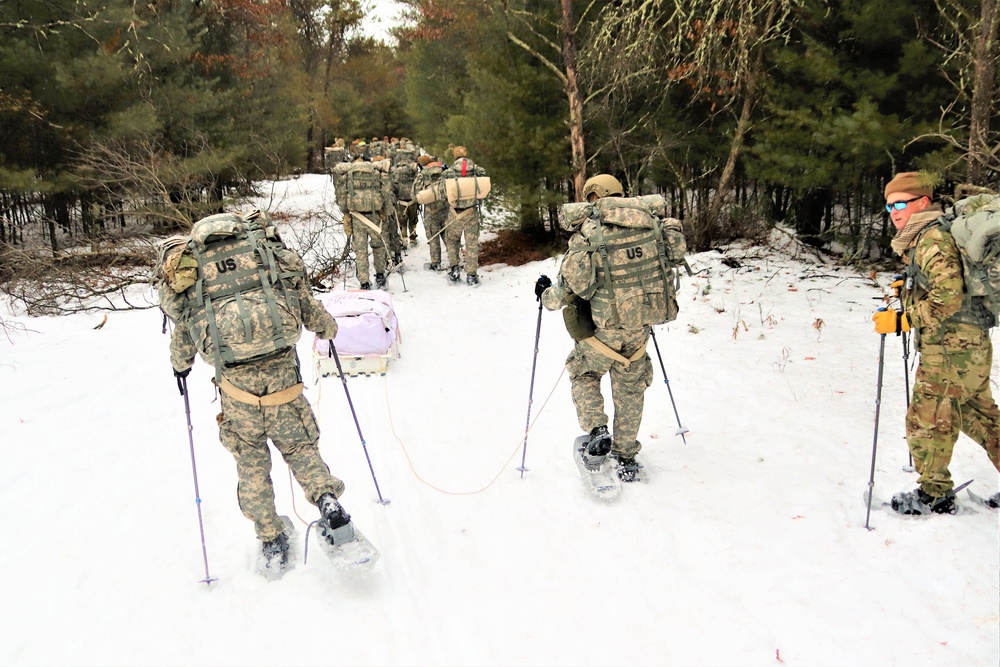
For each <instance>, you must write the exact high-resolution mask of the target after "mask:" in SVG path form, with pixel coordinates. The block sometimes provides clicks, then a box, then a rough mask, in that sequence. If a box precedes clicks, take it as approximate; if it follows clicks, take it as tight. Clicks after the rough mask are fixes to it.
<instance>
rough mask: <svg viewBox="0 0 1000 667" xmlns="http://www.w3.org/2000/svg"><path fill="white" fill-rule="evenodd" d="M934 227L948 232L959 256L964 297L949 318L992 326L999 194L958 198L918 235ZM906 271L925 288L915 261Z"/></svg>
mask: <svg viewBox="0 0 1000 667" xmlns="http://www.w3.org/2000/svg"><path fill="white" fill-rule="evenodd" d="M934 227H937V228H939V229H941V230H942V231H945V232H948V233H950V234H951V235H952V237H953V238H954V239H955V245H956V246H957V247H958V253H959V256H960V257H961V258H962V281H963V283H964V285H965V288H964V299H963V301H962V306H961V308H960V309H959V311H958V312H957V313H955V314H954V315H952V316H951V318H949V319H950V320H952V321H961V322H967V323H969V324H975V325H977V326H979V327H981V328H983V329H989V328H991V327H994V326H996V324H997V321H998V320H1000V195H993V194H981V195H976V196H974V197H968V198H966V199H960V200H959V201H957V202H955V205H954V206H953V207H952V208H951V209H949V210H948V211H947V212H946V213H945V214H944V215H942V216H941V217H940V218H939V219H938V220H937V221H935V222H933V223H931V224H930V225H928V226H927V227H925V228H924V230H922V231H921V236H922V235H923V234H924V233H926V231H927V230H929V229H933V228H934ZM917 242H918V243H919V237H918V241H917ZM914 245H916V244H914ZM906 272H907V275H908V276H910V277H912V278H913V279H914V281H915V283H916V285H917V286H918V287H920V288H922V289H927V288H929V281H928V280H927V278H926V277H925V276H924V275H923V274H922V273H921V272H920V269H919V267H917V266H916V262H913V261H910V262H909V263H908V265H907V269H906Z"/></svg>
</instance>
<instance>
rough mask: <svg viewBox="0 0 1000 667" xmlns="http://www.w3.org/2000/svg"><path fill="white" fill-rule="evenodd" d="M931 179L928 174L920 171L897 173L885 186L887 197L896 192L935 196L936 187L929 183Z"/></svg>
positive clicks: (916, 195) (918, 195)
mask: <svg viewBox="0 0 1000 667" xmlns="http://www.w3.org/2000/svg"><path fill="white" fill-rule="evenodd" d="M929 180H930V179H929V178H928V177H927V175H926V174H922V173H921V172H919V171H904V172H903V173H901V174H896V177H895V178H893V179H892V180H891V181H889V183H888V184H887V185H886V186H885V198H886V199H888V198H889V195H891V194H893V193H894V192H905V193H906V194H910V195H913V196H914V197H933V196H934V188H933V187H932V186H931V185H929V184H928V181H929Z"/></svg>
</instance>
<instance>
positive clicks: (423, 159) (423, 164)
mask: <svg viewBox="0 0 1000 667" xmlns="http://www.w3.org/2000/svg"><path fill="white" fill-rule="evenodd" d="M430 161H431V156H430V155H421V156H420V157H418V158H417V162H419V163H420V166H421V167H426V166H427V163H428V162H430Z"/></svg>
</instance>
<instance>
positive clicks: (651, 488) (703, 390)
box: [0, 176, 1000, 667]
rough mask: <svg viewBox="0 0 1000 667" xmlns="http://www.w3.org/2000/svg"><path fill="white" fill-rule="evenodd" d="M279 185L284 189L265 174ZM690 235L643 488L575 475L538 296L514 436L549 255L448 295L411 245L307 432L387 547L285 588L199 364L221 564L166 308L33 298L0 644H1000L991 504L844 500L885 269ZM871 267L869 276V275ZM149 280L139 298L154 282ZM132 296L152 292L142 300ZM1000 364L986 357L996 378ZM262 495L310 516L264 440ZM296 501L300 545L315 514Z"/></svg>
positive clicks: (242, 656) (197, 384)
mask: <svg viewBox="0 0 1000 667" xmlns="http://www.w3.org/2000/svg"><path fill="white" fill-rule="evenodd" d="M328 183H329V182H328V180H327V179H325V178H324V177H322V176H304V177H302V178H301V179H298V180H294V181H288V182H283V183H279V184H278V190H279V193H280V196H279V198H278V200H276V202H277V203H276V204H275V205H276V207H277V208H278V210H281V211H285V212H299V213H302V212H307V211H312V210H318V209H320V208H323V207H331V206H332V203H331V196H332V190H331V189H330V187H329V185H328ZM284 188H287V192H281V190H282V189H284ZM790 248H791V246H789V247H788V248H786V249H784V250H762V249H759V248H746V249H742V250H740V249H733V250H732V252H730V257H736V258H739V260H740V262H741V266H739V267H735V268H733V267H729V266H726V265H724V264H723V263H722V261H721V260H722V259H723V256H722V255H721V254H719V253H718V252H708V253H703V254H699V255H693V256H692V257H691V258H690V261H691V264H692V266H693V268H694V269H695V271H698V274H697V276H696V277H694V278H685V279H684V281H683V285H682V289H681V314H680V317H679V318H678V319H677V320H676V321H675V322H672V323H670V324H668V325H664V326H661V327H658V328H657V332H656V333H657V341H658V343H659V347H660V351H661V352H662V354H663V362H664V364H665V366H666V369H667V372H668V374H669V380H670V382H669V387H670V389H672V391H673V394H674V397H675V399H676V404H677V410H678V412H679V414H680V418H681V421H682V422H683V425H684V426H686V427H688V428H689V429H690V431H689V432H688V433H687V435H686V438H687V443H686V444H685V443H684V442H682V440H681V438H680V437H679V436H677V435H675V431H676V430H677V423H676V421H675V418H674V412H673V409H672V408H671V403H670V397H669V395H668V385H666V384H665V383H664V378H663V376H662V374H661V372H660V368H659V363H658V361H657V359H656V357H655V351H654V348H653V346H652V345H650V353H651V354H653V355H654V359H653V362H654V367H655V368H656V377H655V380H654V384H653V386H652V387H650V388H649V390H648V392H647V393H646V413H645V418H644V420H643V424H642V428H641V431H640V440H641V442H642V443H643V450H642V453H641V454H640V459H641V460H642V462H643V463H644V464H645V466H646V468H647V470H648V473H649V477H650V479H649V481H648V482H647V483H645V484H641V485H628V486H626V487H625V488H624V491H623V493H622V496H621V497H620V498H619V500H618V501H617V502H615V503H614V504H609V505H608V504H602V503H600V502H598V501H596V500H595V499H594V498H592V497H590V496H589V495H588V494H587V493H586V492H585V491H584V488H583V486H582V484H581V483H580V480H579V478H578V473H577V470H576V467H575V465H574V463H573V460H572V458H571V455H570V447H571V442H572V440H573V438H574V437H575V436H576V435H578V433H579V428H578V425H577V423H576V418H575V413H574V410H573V406H572V403H571V402H570V395H569V383H568V380H567V379H566V377H565V376H564V375H563V373H562V370H563V361H564V359H565V357H566V355H567V353H568V352H569V350H570V347H571V341H570V339H569V336H568V335H567V334H566V332H565V330H564V328H563V325H562V320H561V317H560V316H559V315H558V314H557V313H548V312H545V313H543V315H542V325H541V335H540V341H539V345H538V356H537V373H536V377H535V384H534V403H533V406H532V411H531V417H532V420H535V421H534V424H533V426H532V428H531V430H530V432H529V433H528V436H527V449H526V464H527V467H528V468H529V470H528V471H527V472H525V473H524V475H523V477H522V475H521V474H520V473H519V472H518V471H517V468H518V467H519V466H520V464H521V457H522V451H523V446H524V440H525V421H526V416H527V409H528V395H529V385H530V379H531V369H532V358H533V355H534V349H535V325H536V322H537V317H538V314H539V311H538V306H537V303H536V302H535V299H534V295H533V290H532V287H533V283H534V281H535V279H536V278H537V277H538V275H539V274H541V273H546V274H548V275H550V276H553V277H554V276H555V274H556V272H557V268H558V262H557V260H555V259H553V260H548V261H545V262H538V263H535V264H531V265H527V266H522V267H516V268H513V267H506V266H489V267H484V268H483V269H482V270H481V272H480V273H481V277H482V283H483V284H482V287H481V288H479V289H470V288H468V287H467V286H465V285H464V284H463V285H462V286H458V287H451V286H449V285H448V284H446V279H445V277H444V274H435V273H430V272H427V271H423V270H421V269H420V267H422V265H423V263H424V262H425V261H427V260H428V256H427V245H426V242H425V241H424V239H423V237H421V244H420V245H419V246H418V247H417V248H415V249H414V250H412V251H411V252H410V254H409V257H408V258H407V259H406V264H407V265H408V266H409V267H410V268H411V270H410V271H409V272H407V273H406V274H405V278H406V290H405V291H404V290H403V288H402V285H401V281H400V278H399V276H391V277H390V281H389V287H390V291H391V292H392V295H393V299H394V301H395V308H396V312H397V314H398V317H399V321H400V325H401V334H402V344H401V348H400V351H401V353H402V356H401V358H400V359H398V360H395V361H393V362H392V363H391V364H390V367H389V371H388V373H387V374H386V375H385V376H384V377H373V378H354V379H351V380H350V381H349V382H348V387H349V390H350V395H351V399H352V400H353V403H354V406H355V408H356V411H357V418H358V421H359V424H360V426H361V429H362V431H363V435H364V438H365V441H366V443H367V448H368V451H369V453H370V455H371V461H372V465H373V467H374V471H375V474H376V475H377V479H378V484H379V487H380V489H381V492H382V495H383V496H384V497H386V498H388V499H390V500H391V503H390V504H388V505H382V504H379V503H378V502H377V500H378V496H377V494H376V491H375V485H374V483H373V480H372V476H371V473H370V472H369V469H368V464H367V462H366V460H365V457H364V452H363V449H362V444H361V440H360V439H359V436H358V432H357V430H356V429H355V426H354V421H353V419H352V416H351V413H350V410H349V408H348V403H347V399H346V397H345V394H344V390H343V386H342V385H341V383H340V381H339V380H338V379H336V378H325V379H322V380H319V381H318V382H317V381H316V380H315V377H314V375H313V373H312V370H311V363H310V356H309V354H310V352H309V342H310V341H309V340H308V337H304V339H303V341H302V342H301V344H300V355H301V357H302V359H303V366H304V374H305V376H306V378H307V385H308V389H307V396H308V397H309V399H310V400H311V401H312V402H313V405H314V408H315V410H316V412H317V416H318V419H319V422H320V426H321V428H322V431H323V436H322V439H321V451H322V453H323V455H324V457H325V459H326V461H327V462H328V463H329V464H330V466H331V468H332V470H333V472H334V473H335V474H337V475H338V476H340V477H342V478H343V479H345V480H346V482H347V493H346V494H345V496H344V497H343V498H342V501H343V503H344V505H345V507H346V508H347V509H348V511H350V512H351V514H352V515H353V516H354V519H355V521H356V523H357V525H358V526H359V527H360V528H361V529H362V530H363V531H364V532H365V533H366V534H367V535H368V537H369V538H370V539H371V540H372V541H373V542H374V543H375V544H376V545H377V546H378V547H379V548H380V549H381V551H382V559H381V560H380V561H379V563H378V564H377V566H376V567H375V569H374V571H372V572H370V573H368V574H367V575H364V576H350V575H344V574H341V573H338V572H336V571H335V570H333V568H332V567H331V564H330V563H329V562H328V561H326V560H325V559H324V557H323V556H322V554H320V553H319V551H314V550H310V555H309V561H308V563H307V564H303V563H302V562H301V560H300V561H299V563H298V565H297V567H296V568H295V569H294V570H293V571H291V572H290V573H288V574H287V575H286V576H285V577H284V578H283V579H281V580H280V581H277V582H267V581H265V580H264V579H263V578H262V577H260V576H259V575H257V574H255V572H254V568H253V564H254V558H255V554H256V552H257V550H258V543H257V541H256V539H255V537H254V533H253V527H252V524H251V523H250V522H249V521H247V520H246V519H245V518H244V517H243V516H242V514H241V513H240V510H239V508H238V507H237V503H236V474H235V468H234V465H233V462H232V458H231V456H230V455H229V454H228V453H227V452H226V451H225V450H224V449H223V448H222V446H221V445H220V444H219V442H218V438H217V428H216V424H215V415H216V413H217V412H218V404H217V402H213V399H214V396H213V391H212V386H211V384H210V382H209V380H210V377H211V371H210V369H209V368H208V367H207V366H206V365H205V364H203V363H201V362H200V361H199V362H198V363H197V364H196V366H195V370H194V372H193V373H192V375H191V377H190V378H189V384H190V387H191V413H192V415H191V416H192V419H193V423H194V430H193V436H194V441H195V450H196V455H197V469H198V475H199V482H200V488H201V497H202V501H203V502H202V509H203V513H204V521H205V535H206V540H207V550H208V562H209V569H210V574H211V575H212V576H213V577H217V578H218V581H216V582H215V583H212V584H211V585H210V586H206V585H205V584H202V583H199V580H200V579H202V578H203V577H204V574H205V567H204V563H203V558H202V550H201V542H200V538H199V532H198V519H197V509H196V505H195V495H194V487H193V483H192V467H191V463H192V461H191V456H190V453H189V447H188V436H187V426H186V421H185V414H184V406H183V402H182V399H181V397H180V396H179V395H178V393H177V387H176V385H175V382H174V379H173V377H172V375H171V372H170V367H169V362H168V355H167V336H165V335H162V334H161V332H160V325H161V320H160V315H159V312H158V311H157V310H155V309H150V310H146V311H135V312H121V313H111V314H110V317H109V319H108V321H107V323H106V324H105V325H104V327H103V328H101V329H95V328H94V327H95V325H97V324H98V323H99V322H100V320H101V316H99V315H95V314H86V315H75V316H68V317H60V318H26V317H23V316H19V315H17V314H16V313H12V312H10V311H9V310H7V309H5V310H3V311H0V313H2V317H3V320H4V322H5V323H6V325H7V332H6V334H5V335H2V336H0V405H2V406H3V408H2V411H0V526H2V527H3V530H4V536H5V539H4V541H3V545H2V546H0V572H2V576H0V601H2V602H0V664H3V665H67V664H73V665H200V664H211V665H275V664H287V665H331V664H336V665H417V664H419V665H503V664H519V665H582V664H590V665H611V664H648V665H773V664H776V663H784V664H789V665H862V664H863V665H903V666H905V667H918V666H920V665H929V666H931V665H933V666H935V667H937V666H939V665H984V666H991V667H995V666H996V665H997V664H998V663H1000V574H998V573H1000V544H998V537H1000V516H998V514H997V513H996V512H991V511H989V510H986V509H984V508H982V507H978V506H976V507H972V506H971V504H970V503H969V502H968V500H967V499H965V498H964V497H963V500H962V505H963V507H968V508H969V511H968V512H967V513H962V514H960V515H958V516H934V517H917V518H908V517H900V516H897V515H895V514H894V513H892V512H889V511H886V510H884V509H874V510H873V512H872V516H871V526H872V528H873V529H872V530H870V531H869V530H866V529H865V527H864V524H865V505H864V503H863V500H862V494H863V492H864V490H865V488H866V486H867V483H868V478H869V468H870V464H871V456H872V444H873V431H874V429H873V426H874V417H875V395H876V377H877V368H878V361H879V359H878V357H879V355H878V352H879V337H878V336H877V335H876V334H874V333H873V331H872V325H871V323H870V322H869V317H870V314H871V312H872V311H873V310H874V309H875V308H876V307H877V305H878V304H879V303H880V301H879V299H880V297H881V295H882V290H881V288H879V287H878V286H877V285H876V284H875V283H873V282H872V281H871V280H869V279H868V278H867V277H866V276H864V275H862V274H860V273H858V272H857V271H855V270H852V269H848V268H839V267H837V266H834V265H832V264H820V263H818V261H817V260H816V259H815V258H813V257H811V256H809V255H805V254H802V255H798V256H797V255H796V253H794V252H792V250H791V249H790ZM887 282H888V277H887V276H886V275H882V276H880V277H879V284H882V285H885V284H887ZM146 293H147V294H149V292H148V290H147V291H146ZM149 296H150V297H151V294H149ZM903 370H904V361H903V358H902V347H901V344H900V342H899V340H898V339H895V338H893V337H887V339H886V352H885V382H884V388H883V392H882V404H881V430H880V433H879V437H878V459H877V466H876V473H875V485H876V486H875V489H876V495H877V496H878V497H880V498H881V499H888V498H889V496H890V495H891V494H892V493H893V492H895V491H900V490H909V489H912V488H913V487H914V486H915V475H914V474H913V473H908V472H905V471H904V470H903V466H905V465H906V463H907V450H906V445H905V441H904V439H903V413H904V409H905V396H904V374H903ZM997 377H1000V376H997ZM951 470H952V473H953V475H954V477H955V479H956V480H957V481H960V482H961V481H965V480H967V479H975V482H974V483H973V485H972V487H971V488H972V489H974V490H976V491H977V492H978V493H979V494H980V495H988V494H991V493H994V492H996V491H997V489H998V486H1000V481H998V475H997V473H996V471H995V470H994V468H993V466H992V465H991V464H990V462H989V460H988V459H987V457H986V454H985V453H984V452H983V451H982V449H980V448H979V447H978V446H976V445H975V444H973V443H972V442H971V441H969V440H968V439H967V438H965V437H964V436H963V437H962V439H961V441H960V442H959V444H958V446H957V448H956V452H955V457H954V460H953V463H952V466H951ZM273 479H274V482H275V490H276V493H277V496H278V506H279V511H281V512H283V513H287V514H288V515H290V516H292V517H296V515H298V516H300V517H301V518H302V519H304V520H306V521H310V520H312V519H313V518H315V510H314V509H313V508H312V507H311V506H309V505H308V504H307V503H306V502H305V501H304V499H303V497H302V494H301V491H300V490H299V489H298V487H297V486H293V485H292V484H291V483H290V480H289V475H288V472H287V468H286V467H285V466H284V463H283V462H282V461H281V460H280V457H279V456H275V462H274V471H273ZM296 523H297V524H298V529H299V532H298V537H297V543H298V546H299V547H300V555H301V547H302V546H303V541H304V536H305V523H304V522H303V521H299V520H298V519H296Z"/></svg>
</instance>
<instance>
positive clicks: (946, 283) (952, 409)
mask: <svg viewBox="0 0 1000 667" xmlns="http://www.w3.org/2000/svg"><path fill="white" fill-rule="evenodd" d="M932 198H933V190H932V187H931V185H930V184H929V182H928V177H927V175H925V174H921V173H920V172H904V173H901V174H897V175H896V177H895V178H893V179H892V180H891V181H889V183H888V185H886V187H885V201H886V207H885V208H886V211H888V213H889V217H890V219H891V220H892V224H893V225H894V226H895V227H896V229H897V233H896V236H895V238H893V240H892V249H893V250H894V251H895V252H896V254H898V255H900V256H901V257H902V258H903V262H904V263H906V265H907V267H908V268H907V275H908V276H912V279H908V280H907V281H906V282H905V284H896V287H899V288H901V289H902V291H901V293H900V297H901V299H902V304H903V312H902V314H900V313H899V311H896V310H892V309H889V310H881V311H879V312H877V313H875V315H873V316H872V319H873V320H874V322H875V330H876V332H878V333H880V334H891V333H902V332H904V331H908V330H910V328H911V327H912V329H913V330H914V331H915V333H916V336H915V339H916V347H917V351H918V352H919V353H920V362H919V364H918V366H917V374H916V378H915V381H914V384H913V398H912V400H911V402H910V407H909V410H907V413H906V441H907V444H908V445H909V448H910V452H911V454H912V455H913V463H914V466H915V467H916V469H917V472H919V473H920V478H919V480H918V482H919V486H918V487H917V488H916V489H915V490H914V491H912V492H911V491H907V492H903V493H897V494H896V495H895V496H893V499H892V502H891V505H892V507H893V509H895V510H896V511H899V512H902V513H904V514H925V513H928V512H935V513H938V514H954V513H955V512H956V510H957V508H956V505H955V501H954V494H953V493H952V489H953V488H954V486H955V484H954V482H953V481H952V479H951V473H950V472H949V471H948V464H949V462H950V461H951V456H952V451H953V449H954V447H955V442H956V441H957V439H958V434H959V432H960V431H961V432H964V433H965V434H966V435H968V436H969V437H970V438H972V439H973V440H974V441H975V442H976V443H978V444H979V445H980V446H981V447H983V448H984V449H985V450H986V453H987V455H988V456H989V457H990V461H992V462H993V465H994V466H995V467H996V468H997V470H998V471H1000V410H998V408H997V405H996V402H995V401H994V400H993V394H992V392H991V390H990V370H991V368H992V366H993V345H992V343H991V341H990V335H989V329H990V327H992V326H994V325H995V321H994V318H993V314H992V313H990V312H989V311H987V310H985V309H984V308H983V307H982V305H981V304H979V303H977V302H976V301H975V300H974V299H973V298H972V297H970V296H968V295H967V293H966V292H967V290H964V289H963V278H962V259H961V257H960V254H959V249H958V247H957V246H956V244H955V238H954V237H953V236H952V234H951V233H949V232H948V231H945V230H943V229H941V228H940V227H939V226H938V225H935V224H934V223H935V222H936V221H938V220H939V219H940V218H941V215H942V210H941V206H940V205H939V204H937V203H936V202H934V201H933V199H932ZM900 283H902V281H900ZM988 502H989V503H990V504H991V505H992V506H993V507H998V506H1000V493H998V494H995V495H994V496H993V497H992V498H990V499H989V501H988Z"/></svg>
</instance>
